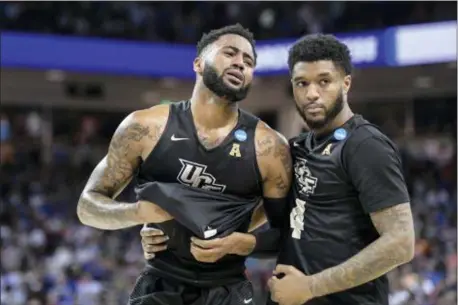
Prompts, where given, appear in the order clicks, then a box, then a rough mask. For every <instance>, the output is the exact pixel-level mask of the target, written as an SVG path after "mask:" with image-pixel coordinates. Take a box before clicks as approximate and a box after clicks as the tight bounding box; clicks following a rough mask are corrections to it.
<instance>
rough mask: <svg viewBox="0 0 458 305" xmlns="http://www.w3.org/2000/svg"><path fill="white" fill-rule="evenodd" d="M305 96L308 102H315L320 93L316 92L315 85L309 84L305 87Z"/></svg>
mask: <svg viewBox="0 0 458 305" xmlns="http://www.w3.org/2000/svg"><path fill="white" fill-rule="evenodd" d="M305 97H306V99H307V102H309V103H313V102H316V101H317V100H318V99H319V98H320V93H319V92H318V89H317V88H316V86H313V85H310V86H309V88H307V93H306V95H305Z"/></svg>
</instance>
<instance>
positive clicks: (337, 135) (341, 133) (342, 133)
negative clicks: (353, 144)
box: [334, 128, 347, 141]
mask: <svg viewBox="0 0 458 305" xmlns="http://www.w3.org/2000/svg"><path fill="white" fill-rule="evenodd" d="M346 137H347V131H346V130H345V129H343V128H339V129H337V130H336V131H334V139H336V140H338V141H341V140H343V139H345V138H346Z"/></svg>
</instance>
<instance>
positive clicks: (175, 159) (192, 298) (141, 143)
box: [78, 24, 292, 305]
mask: <svg viewBox="0 0 458 305" xmlns="http://www.w3.org/2000/svg"><path fill="white" fill-rule="evenodd" d="M170 60H173V59H170ZM255 65H256V52H255V47H254V41H253V36H252V34H251V33H250V32H249V31H248V30H246V29H244V28H243V27H241V26H240V25H238V24H237V25H233V26H228V27H224V28H221V29H218V30H213V31H211V32H210V33H209V34H205V35H203V37H202V39H201V40H200V42H199V43H198V44H197V58H196V59H195V60H194V65H193V68H194V71H195V72H196V83H195V86H194V90H193V93H192V96H191V98H190V100H189V101H182V102H178V103H175V104H171V105H159V106H154V107H152V108H150V109H146V110H140V111H135V112H133V113H132V114H130V115H129V116H128V117H127V118H126V119H125V120H124V121H123V122H122V123H121V124H120V126H119V127H118V129H117V130H116V132H115V134H114V136H113V138H112V140H111V144H110V146H109V149H108V153H107V155H106V157H105V158H104V159H103V160H102V161H101V162H100V163H99V164H98V165H97V167H96V168H95V169H94V171H93V173H92V175H91V177H90V178H89V181H88V182H87V185H86V187H85V189H84V191H83V193H82V195H81V198H80V200H79V202H78V216H79V218H80V220H81V221H82V222H83V223H84V224H86V225H88V226H92V227H95V228H99V229H105V230H118V229H122V228H128V227H132V226H136V225H139V224H144V223H155V224H160V225H162V224H169V223H170V222H171V221H174V220H172V215H171V214H170V213H168V211H166V209H162V208H160V207H159V205H158V204H156V203H153V202H149V201H145V200H140V201H138V202H137V203H135V204H131V203H122V202H117V201H115V200H114V199H112V198H114V197H116V195H117V194H118V193H119V192H120V191H121V190H122V189H123V187H124V186H125V185H126V184H127V183H128V182H129V181H130V179H131V178H132V177H134V176H135V178H136V180H142V181H152V182H154V183H155V182H161V183H167V184H169V185H170V184H172V185H173V183H175V184H177V185H178V186H179V187H178V186H177V190H180V192H182V191H183V186H189V187H190V188H189V187H188V188H187V189H192V190H197V189H203V191H202V193H203V194H204V193H206V194H210V195H209V196H210V203H211V204H212V205H214V206H217V204H218V202H217V198H218V196H223V195H227V196H229V195H234V196H238V197H241V198H247V199H248V198H253V197H261V196H262V199H263V207H264V210H265V211H266V214H267V216H268V218H269V221H270V222H271V223H272V224H273V226H275V223H279V222H281V219H280V220H279V218H278V217H277V215H283V214H284V211H282V209H283V208H285V207H286V199H285V198H286V195H287V192H288V191H289V189H290V184H291V179H292V164H291V157H290V152H289V147H288V143H287V141H286V139H284V137H282V136H281V135H279V134H278V133H277V132H275V131H274V130H273V129H271V128H269V127H268V126H267V125H266V124H265V123H263V122H261V121H260V120H259V119H257V118H256V117H254V116H252V115H250V114H248V113H247V112H245V111H243V110H240V109H239V108H238V102H239V101H241V100H243V99H244V98H245V97H246V96H247V94H248V91H249V88H250V85H251V82H252V78H253V70H254V67H255ZM180 194H181V193H180ZM211 194H213V195H211ZM219 194H220V195H219ZM177 197H183V198H182V200H183V202H180V204H186V202H187V201H190V202H191V203H192V201H193V200H194V198H192V197H189V198H187V197H186V194H184V195H183V196H181V195H179V196H177ZM178 200H179V199H178ZM211 200H213V202H212V201H211ZM189 217H193V215H192V213H191V214H190V215H189ZM176 225H177V227H176V228H177V230H181V229H180V228H179V226H178V224H176ZM164 226H165V225H164ZM244 232H247V230H246V229H245V231H244ZM230 236H231V237H227V238H225V240H228V241H230V240H231V239H232V238H235V237H236V236H237V234H231V235H230ZM188 243H189V244H188V245H187V247H186V248H187V249H188V251H191V253H193V254H194V253H195V251H198V250H199V249H197V246H195V245H194V246H191V241H190V240H188ZM227 244H229V243H227ZM231 245H232V243H231ZM223 249H224V252H227V253H224V254H229V257H230V259H226V260H225V258H222V256H219V257H218V258H217V260H218V262H216V263H214V264H205V263H199V262H198V261H197V260H195V259H194V261H192V260H189V259H187V258H186V257H185V255H182V253H179V251H174V252H172V251H169V250H166V251H163V252H161V253H160V254H157V255H156V257H155V258H154V260H150V261H149V262H148V264H149V268H147V269H146V271H145V272H143V273H142V275H141V276H140V277H139V278H138V280H137V283H136V284H135V287H134V291H133V293H132V294H131V297H130V303H129V304H131V305H140V304H143V305H146V304H148V305H156V304H157V305H159V304H162V305H163V304H167V305H188V304H189V305H191V304H192V305H201V304H202V305H204V304H205V305H219V304H221V305H238V304H244V305H246V304H251V303H252V301H253V294H252V288H251V284H250V283H249V282H248V281H247V280H246V278H245V277H244V260H245V257H243V256H236V255H234V254H236V252H243V251H246V250H243V249H238V247H233V249H227V248H224V247H223ZM220 252H223V251H220ZM212 254H213V253H212ZM231 254H232V255H231Z"/></svg>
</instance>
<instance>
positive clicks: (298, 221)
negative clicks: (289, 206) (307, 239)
mask: <svg viewBox="0 0 458 305" xmlns="http://www.w3.org/2000/svg"><path fill="white" fill-rule="evenodd" d="M305 205H306V202H305V201H304V200H301V199H299V198H297V199H296V206H295V207H294V209H293V210H292V211H291V214H290V223H291V229H293V233H291V236H292V237H293V238H295V239H300V238H301V234H302V231H303V230H304V212H305Z"/></svg>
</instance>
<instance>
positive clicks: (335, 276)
mask: <svg viewBox="0 0 458 305" xmlns="http://www.w3.org/2000/svg"><path fill="white" fill-rule="evenodd" d="M370 216H371V219H372V223H373V224H374V227H375V228H376V229H377V231H378V232H379V234H380V237H379V238H378V239H377V240H376V241H374V242H373V243H371V244H370V245H369V246H367V247H366V248H365V249H363V250H362V251H361V252H359V253H358V254H356V255H355V256H353V257H352V258H350V259H348V260H347V261H345V262H344V263H342V264H340V265H337V266H335V267H332V268H329V269H326V270H324V271H322V272H320V273H317V274H315V275H313V276H312V281H311V283H312V284H311V290H312V295H313V296H314V297H319V296H323V295H327V294H331V293H335V292H339V291H343V290H347V289H350V288H353V287H356V286H359V285H361V284H364V283H367V282H369V281H372V280H374V279H376V278H378V277H380V276H382V275H383V274H385V273H387V272H388V271H390V270H392V269H394V268H395V267H397V266H399V265H402V264H404V263H407V262H409V261H410V260H411V259H412V258H413V255H414V243H415V232H414V226H413V220H412V212H411V209H410V204H409V203H403V204H399V205H395V206H392V207H389V208H385V209H382V210H380V211H377V212H374V213H371V215H370Z"/></svg>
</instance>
